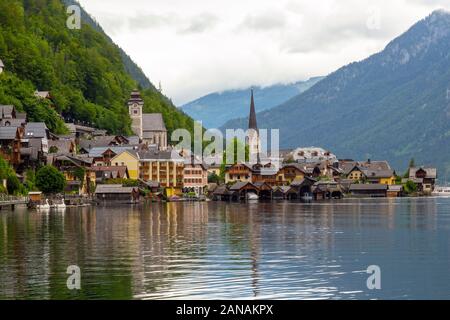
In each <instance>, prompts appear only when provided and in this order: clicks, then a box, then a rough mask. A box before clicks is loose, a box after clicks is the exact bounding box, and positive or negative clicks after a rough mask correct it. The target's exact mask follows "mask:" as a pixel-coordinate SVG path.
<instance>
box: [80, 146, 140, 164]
mask: <svg viewBox="0 0 450 320" xmlns="http://www.w3.org/2000/svg"><path fill="white" fill-rule="evenodd" d="M124 151H137V148H136V147H134V146H120V147H95V148H92V149H90V150H89V153H88V156H89V157H90V158H93V159H94V163H95V165H96V166H111V165H112V159H114V157H116V156H117V155H118V154H121V153H122V152H124Z"/></svg>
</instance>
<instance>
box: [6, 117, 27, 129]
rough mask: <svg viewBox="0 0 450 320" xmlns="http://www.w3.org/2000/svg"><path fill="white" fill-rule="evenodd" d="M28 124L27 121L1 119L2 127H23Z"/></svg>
mask: <svg viewBox="0 0 450 320" xmlns="http://www.w3.org/2000/svg"><path fill="white" fill-rule="evenodd" d="M26 123H27V121H26V119H18V118H16V119H0V126H1V127H23V126H25V124H26Z"/></svg>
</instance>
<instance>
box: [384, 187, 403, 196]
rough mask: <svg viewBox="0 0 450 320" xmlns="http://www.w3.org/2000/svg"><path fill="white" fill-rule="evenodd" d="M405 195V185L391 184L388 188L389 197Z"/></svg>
mask: <svg viewBox="0 0 450 320" xmlns="http://www.w3.org/2000/svg"><path fill="white" fill-rule="evenodd" d="M402 196H403V186H402V185H389V186H388V190H387V197H388V198H398V197H402Z"/></svg>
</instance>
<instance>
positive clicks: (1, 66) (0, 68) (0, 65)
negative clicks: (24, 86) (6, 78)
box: [0, 59, 5, 74]
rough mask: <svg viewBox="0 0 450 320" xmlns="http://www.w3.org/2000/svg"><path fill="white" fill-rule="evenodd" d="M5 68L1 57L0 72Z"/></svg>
mask: <svg viewBox="0 0 450 320" xmlns="http://www.w3.org/2000/svg"><path fill="white" fill-rule="evenodd" d="M4 69H5V65H4V64H3V61H2V59H0V74H2V73H3V70H4Z"/></svg>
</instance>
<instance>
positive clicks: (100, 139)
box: [78, 136, 129, 151]
mask: <svg viewBox="0 0 450 320" xmlns="http://www.w3.org/2000/svg"><path fill="white" fill-rule="evenodd" d="M78 144H79V146H80V148H81V149H84V150H87V151H89V150H91V149H92V148H105V147H117V146H125V145H128V144H129V141H128V139H127V138H126V137H124V136H96V137H95V138H92V139H84V138H82V139H79V141H78Z"/></svg>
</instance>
